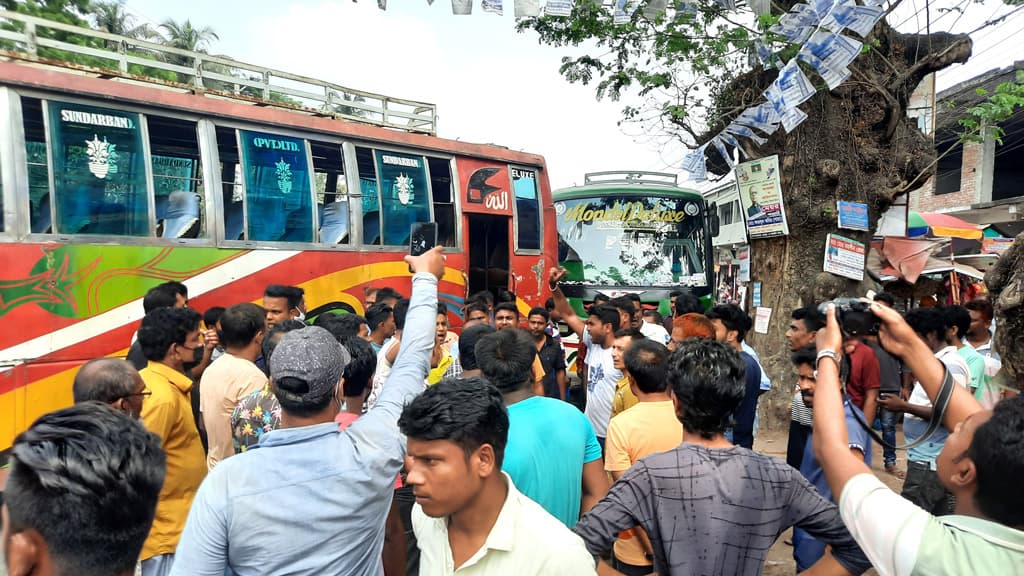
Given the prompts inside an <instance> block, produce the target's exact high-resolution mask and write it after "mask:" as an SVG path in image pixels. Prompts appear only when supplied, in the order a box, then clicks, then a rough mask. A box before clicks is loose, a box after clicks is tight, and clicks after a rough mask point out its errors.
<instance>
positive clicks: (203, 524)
mask: <svg viewBox="0 0 1024 576" xmlns="http://www.w3.org/2000/svg"><path fill="white" fill-rule="evenodd" d="M405 261H406V262H407V263H408V264H409V266H410V267H411V268H412V269H413V271H414V272H415V275H414V276H413V280H412V286H413V289H412V301H411V304H410V306H409V313H408V316H407V319H406V331H405V337H404V338H403V340H402V349H401V352H400V353H399V355H398V358H397V359H396V360H395V364H394V369H393V370H392V372H391V376H390V377H389V378H388V383H387V384H388V385H387V386H386V387H384V389H383V392H382V393H381V395H380V398H379V399H378V401H377V404H376V405H375V406H374V408H373V409H372V410H370V411H369V412H367V414H366V415H364V416H363V417H362V418H359V419H358V420H357V421H355V422H354V423H353V424H352V425H351V426H349V427H348V428H346V429H345V430H344V431H342V432H339V431H338V425H337V424H335V423H334V417H335V416H336V415H337V413H338V411H339V409H340V405H341V396H342V375H343V373H344V371H345V365H346V364H347V363H348V362H349V359H350V356H349V354H348V352H347V351H346V350H345V349H344V348H343V347H342V346H341V345H340V344H338V342H337V340H335V339H334V337H333V336H331V334H330V333H329V332H327V331H326V330H324V329H322V328H317V327H315V326H314V327H309V328H305V329H303V330H296V331H293V332H289V333H288V334H286V335H285V336H284V338H282V339H281V342H280V343H279V344H278V345H277V348H276V349H275V351H274V359H273V362H272V363H271V373H270V378H271V385H272V387H273V391H274V393H275V394H276V395H277V398H278V400H279V401H280V403H281V427H280V428H279V429H277V430H274V431H271V432H268V433H266V434H264V435H263V436H262V437H261V438H260V442H259V444H258V445H257V446H256V447H254V448H253V449H250V450H248V451H246V452H243V453H241V454H238V455H237V456H234V457H232V458H229V459H227V460H225V461H224V462H222V463H221V464H219V465H218V466H217V467H216V468H214V469H213V470H212V471H211V472H210V474H209V475H208V476H207V477H206V480H205V481H204V482H203V484H202V486H200V488H199V492H198V494H196V498H195V502H194V503H193V505H192V510H191V512H190V513H189V517H188V522H187V524H186V525H185V532H184V534H183V535H182V539H181V543H180V544H179V545H178V551H177V559H176V561H175V565H174V570H173V571H172V572H171V575H172V576H207V575H209V576H223V575H224V574H225V573H229V574H230V573H233V574H235V575H237V576H250V575H256V574H285V573H287V574H296V575H310V576H312V575H320V574H339V575H341V574H344V575H353V576H379V575H380V574H381V573H382V566H381V549H382V547H383V544H384V519H385V517H386V516H387V513H388V509H389V508H390V505H391V496H392V492H393V489H394V482H395V477H396V476H397V475H398V472H399V470H400V469H401V467H402V461H403V459H404V458H405V448H406V447H405V438H404V437H403V436H402V435H401V433H400V432H399V430H398V424H397V422H398V417H399V415H400V414H401V412H402V408H403V407H404V405H405V404H406V403H407V402H408V401H410V400H411V399H412V398H413V397H414V396H416V394H418V393H419V392H421V391H422V389H423V379H424V378H425V377H426V375H427V371H428V370H429V367H430V354H431V352H432V350H433V347H434V322H435V318H434V316H435V314H436V312H437V282H438V280H439V279H440V278H441V276H442V275H443V274H444V259H443V256H442V255H441V249H440V248H436V249H434V250H431V251H429V252H427V253H426V254H423V255H422V256H406V257H405Z"/></svg>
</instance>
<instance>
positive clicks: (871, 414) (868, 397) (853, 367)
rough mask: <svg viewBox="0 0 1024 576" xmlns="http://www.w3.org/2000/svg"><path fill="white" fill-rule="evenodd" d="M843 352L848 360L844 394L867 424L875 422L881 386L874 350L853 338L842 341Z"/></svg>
mask: <svg viewBox="0 0 1024 576" xmlns="http://www.w3.org/2000/svg"><path fill="white" fill-rule="evenodd" d="M843 351H844V352H845V354H846V356H847V358H849V359H850V377H849V378H848V379H847V381H846V392H847V393H848V394H849V395H850V401H851V402H853V403H854V404H855V405H856V406H857V408H860V409H861V411H862V412H864V417H865V418H866V419H867V421H868V423H869V424H870V423H872V422H874V421H875V415H876V414H877V408H878V389H879V388H880V387H881V386H882V379H881V375H880V374H881V372H880V369H879V367H878V357H877V356H875V352H874V350H872V349H871V348H870V347H869V346H867V345H866V344H864V343H863V342H861V341H860V340H858V339H857V337H856V336H854V337H847V339H846V340H844V341H843Z"/></svg>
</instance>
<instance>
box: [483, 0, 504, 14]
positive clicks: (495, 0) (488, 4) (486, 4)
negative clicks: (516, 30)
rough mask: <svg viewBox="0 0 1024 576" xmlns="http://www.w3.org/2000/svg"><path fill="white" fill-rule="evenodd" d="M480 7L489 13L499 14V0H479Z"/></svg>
mask: <svg viewBox="0 0 1024 576" xmlns="http://www.w3.org/2000/svg"><path fill="white" fill-rule="evenodd" d="M480 8H482V9H483V11H484V12H490V13H491V14H498V15H500V14H501V0H481V1H480Z"/></svg>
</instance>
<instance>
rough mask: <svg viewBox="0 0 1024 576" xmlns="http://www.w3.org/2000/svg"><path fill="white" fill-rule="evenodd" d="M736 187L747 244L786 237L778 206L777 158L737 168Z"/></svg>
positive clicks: (783, 215)
mask: <svg viewBox="0 0 1024 576" xmlns="http://www.w3.org/2000/svg"><path fill="white" fill-rule="evenodd" d="M736 187H737V188H738V190H739V194H740V203H741V204H742V205H743V218H744V219H745V220H746V222H747V234H748V236H749V237H750V239H751V240H756V239H758V238H772V237H775V236H786V235H788V234H789V225H788V224H787V223H786V210H785V207H784V206H783V203H782V184H781V181H780V180H779V157H778V155H773V156H768V157H767V158H759V159H757V160H750V161H749V162H742V163H740V164H738V165H737V166H736Z"/></svg>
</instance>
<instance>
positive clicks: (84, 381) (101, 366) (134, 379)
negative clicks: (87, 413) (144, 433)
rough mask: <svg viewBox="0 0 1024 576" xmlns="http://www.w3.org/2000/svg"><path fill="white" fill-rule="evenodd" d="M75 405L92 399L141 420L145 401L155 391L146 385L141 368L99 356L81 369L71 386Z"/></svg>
mask: <svg viewBox="0 0 1024 576" xmlns="http://www.w3.org/2000/svg"><path fill="white" fill-rule="evenodd" d="M71 394H72V396H74V399H75V404H80V403H82V402H88V401H90V400H94V401H98V402H103V403H104V404H109V405H110V406H111V407H113V408H114V409H115V410H118V411H120V412H124V413H125V414H127V415H128V416H130V417H131V418H133V419H135V420H138V419H139V415H140V414H142V402H143V401H144V400H145V399H146V397H148V396H149V395H150V394H152V392H150V391H149V390H148V389H147V388H146V383H145V382H143V381H142V376H140V375H139V371H138V370H136V369H135V367H134V366H132V365H131V363H130V362H128V361H126V360H119V359H117V358H97V359H95V360H90V361H88V362H86V363H85V364H83V365H82V367H81V368H79V369H78V373H77V374H75V381H74V383H72V385H71Z"/></svg>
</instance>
